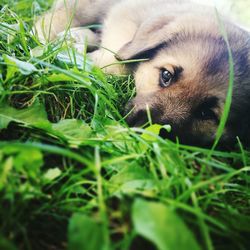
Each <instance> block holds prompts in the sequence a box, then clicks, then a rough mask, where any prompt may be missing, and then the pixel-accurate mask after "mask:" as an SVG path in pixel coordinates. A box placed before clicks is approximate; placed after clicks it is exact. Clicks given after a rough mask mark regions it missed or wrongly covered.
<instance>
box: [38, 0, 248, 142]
mask: <svg viewBox="0 0 250 250" xmlns="http://www.w3.org/2000/svg"><path fill="white" fill-rule="evenodd" d="M96 23H101V24H103V29H102V33H101V35H100V34H99V33H95V32H93V31H91V30H90V29H85V30H83V29H76V27H83V26H87V25H91V24H96ZM74 27H75V28H74ZM69 28H73V29H71V30H70V31H69V32H70V33H71V35H72V36H73V37H74V38H75V41H76V44H77V45H78V46H79V44H80V47H81V45H82V46H83V43H84V42H83V41H84V39H85V38H86V36H87V37H88V41H89V44H96V43H98V41H99V40H100V44H99V45H100V46H99V47H98V49H97V50H95V51H94V52H92V53H91V54H90V57H91V58H92V60H93V61H94V63H95V64H96V65H97V66H100V67H101V68H103V69H104V70H105V71H106V72H107V73H111V74H124V73H125V74H127V73H129V74H133V75H134V78H135V85H136V91H137V95H136V97H135V98H134V99H133V100H132V101H131V102H130V103H129V104H128V107H127V111H128V112H130V114H129V115H128V118H127V120H128V123H129V124H130V125H131V126H140V125H143V124H145V123H146V122H147V121H148V114H149V113H150V115H151V119H152V121H153V123H159V124H170V125H171V127H172V130H171V132H170V133H167V137H168V138H169V139H172V140H175V138H176V137H178V138H179V141H180V142H181V143H184V144H191V145H199V146H209V145H211V144H212V143H213V141H214V139H215V136H216V131H217V128H218V125H219V123H220V119H221V117H222V114H223V110H224V106H225V101H226V97H227V93H228V87H229V80H230V70H229V65H230V64H229V51H230V50H231V53H232V58H233V62H232V61H231V65H233V66H234V85H233V95H232V104H231V110H230V113H229V116H228V120H227V123H226V126H225V129H224V132H223V135H222V137H221V143H222V145H232V144H234V143H235V142H236V138H237V136H238V137H239V138H240V140H241V141H242V142H243V143H246V144H247V143H249V139H250V128H249V126H250V115H249V110H250V33H249V32H248V31H246V30H244V29H242V28H240V27H239V26H237V25H236V24H234V23H232V22H231V21H230V20H228V19H227V18H225V17H219V15H218V14H217V13H216V11H215V9H214V8H211V7H207V6H203V5H198V4H194V3H191V2H190V1H177V0H175V1H174V0H78V1H74V0H72V1H70V0H58V1H56V3H55V5H54V7H53V9H52V10H51V11H49V12H48V13H46V14H45V15H44V16H43V17H41V18H40V19H39V20H38V21H37V23H36V24H35V29H36V31H37V33H38V36H39V37H42V38H43V39H48V40H52V39H54V38H55V37H56V36H57V35H58V34H59V33H61V32H62V31H64V30H67V29H69ZM223 33H225V34H226V35H222V34H223ZM98 34H99V36H100V38H98ZM46 36H47V37H46ZM227 39H228V43H229V46H227V42H226V41H227ZM229 47H230V50H229ZM143 59H146V60H143ZM129 60H132V61H133V63H123V64H122V63H120V61H129ZM231 73H232V72H231ZM231 80H232V76H231ZM148 111H150V112H148Z"/></svg>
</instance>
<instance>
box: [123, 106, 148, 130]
mask: <svg viewBox="0 0 250 250" xmlns="http://www.w3.org/2000/svg"><path fill="white" fill-rule="evenodd" d="M126 122H127V123H128V125H129V126H130V127H139V126H142V125H144V124H145V123H147V112H146V110H138V111H132V112H131V113H129V114H128V116H127V118H126Z"/></svg>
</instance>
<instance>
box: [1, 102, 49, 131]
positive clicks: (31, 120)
mask: <svg viewBox="0 0 250 250" xmlns="http://www.w3.org/2000/svg"><path fill="white" fill-rule="evenodd" d="M11 121H14V122H18V123H24V124H27V125H33V126H37V127H41V128H42V127H46V126H49V122H48V120H47V113H46V111H45V108H44V106H43V105H42V104H40V103H39V102H35V103H34V104H33V105H32V106H31V107H28V108H24V109H15V108H13V107H10V106H9V105H7V104H2V105H1V106H0V129H3V128H7V127H8V125H9V123H10V122H11Z"/></svg>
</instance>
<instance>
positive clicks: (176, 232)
mask: <svg viewBox="0 0 250 250" xmlns="http://www.w3.org/2000/svg"><path fill="white" fill-rule="evenodd" d="M132 219H133V223H134V227H135V230H136V232H137V233H138V234H139V235H141V236H142V237H144V238H146V239H147V240H149V241H151V242H153V243H154V244H155V245H156V246H157V248H158V249H159V250H187V249H192V250H199V249H200V247H199V245H198V244H197V242H196V240H195V238H194V236H193V235H192V233H191V232H190V230H189V229H188V227H187V226H186V225H185V224H184V222H183V221H182V220H181V218H180V217H179V216H178V215H177V214H176V213H175V212H174V211H172V210H171V209H169V208H168V207H166V206H165V205H164V204H162V203H157V202H148V201H144V200H142V199H138V200H136V201H135V203H134V205H133V211H132Z"/></svg>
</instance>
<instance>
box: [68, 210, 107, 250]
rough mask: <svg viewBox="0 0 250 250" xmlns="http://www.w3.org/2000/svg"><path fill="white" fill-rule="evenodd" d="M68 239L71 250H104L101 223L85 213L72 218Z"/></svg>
mask: <svg viewBox="0 0 250 250" xmlns="http://www.w3.org/2000/svg"><path fill="white" fill-rule="evenodd" d="M68 239H69V250H85V249H86V250H97V249H98V250H102V249H104V245H105V244H104V236H103V234H102V227H101V225H100V223H97V222H96V221H95V220H94V219H92V218H90V217H87V216H86V215H83V214H74V215H73V216H72V218H71V219H70V222H69V229H68Z"/></svg>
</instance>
